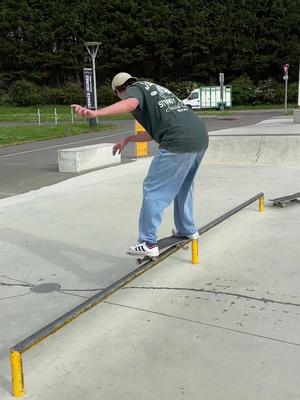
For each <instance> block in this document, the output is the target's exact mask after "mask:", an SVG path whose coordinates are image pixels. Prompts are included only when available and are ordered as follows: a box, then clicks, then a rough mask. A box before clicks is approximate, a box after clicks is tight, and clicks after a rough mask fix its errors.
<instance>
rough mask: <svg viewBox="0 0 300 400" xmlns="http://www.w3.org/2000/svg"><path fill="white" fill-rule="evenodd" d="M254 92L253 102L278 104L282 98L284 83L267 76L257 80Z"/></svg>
mask: <svg viewBox="0 0 300 400" xmlns="http://www.w3.org/2000/svg"><path fill="white" fill-rule="evenodd" d="M254 93H255V100H254V104H278V103H281V102H282V101H283V99H284V85H283V84H280V83H278V82H277V81H275V80H274V79H272V78H269V79H266V80H263V81H259V82H258V85H257V87H256V88H255V91H254Z"/></svg>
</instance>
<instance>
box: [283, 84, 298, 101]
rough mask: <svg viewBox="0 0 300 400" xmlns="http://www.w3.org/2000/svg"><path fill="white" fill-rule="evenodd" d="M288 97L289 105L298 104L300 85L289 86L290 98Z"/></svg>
mask: <svg viewBox="0 0 300 400" xmlns="http://www.w3.org/2000/svg"><path fill="white" fill-rule="evenodd" d="M287 97H288V103H292V104H293V103H294V104H297V101H298V83H291V84H290V85H288V96H287ZM282 101H283V100H282Z"/></svg>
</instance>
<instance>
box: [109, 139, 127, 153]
mask: <svg viewBox="0 0 300 400" xmlns="http://www.w3.org/2000/svg"><path fill="white" fill-rule="evenodd" d="M126 144H127V140H126V139H124V140H122V141H121V142H119V143H116V144H115V145H114V146H113V150H112V153H113V156H114V155H115V154H121V153H122V151H123V149H124V147H125V146H126Z"/></svg>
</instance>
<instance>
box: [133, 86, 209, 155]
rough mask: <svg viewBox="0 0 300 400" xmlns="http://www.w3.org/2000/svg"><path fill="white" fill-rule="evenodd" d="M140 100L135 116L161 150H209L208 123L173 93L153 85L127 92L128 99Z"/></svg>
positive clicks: (176, 151)
mask: <svg viewBox="0 0 300 400" xmlns="http://www.w3.org/2000/svg"><path fill="white" fill-rule="evenodd" d="M131 97H134V98H136V99H138V100H139V103H140V104H139V107H138V108H137V109H136V110H135V111H133V112H132V115H133V116H134V118H135V119H136V120H137V121H138V122H139V123H140V124H141V125H142V126H143V127H144V128H145V129H146V131H147V132H148V133H149V135H150V136H151V137H152V138H153V139H154V140H155V141H156V142H157V143H159V145H160V147H161V148H163V149H166V150H168V151H171V152H173V153H193V152H198V151H203V150H206V148H207V146H208V134H207V129H206V126H205V123H204V122H203V121H201V119H199V118H198V116H197V115H196V114H195V113H194V112H193V111H192V110H191V109H190V108H189V107H187V106H185V105H184V104H183V103H182V102H181V101H180V100H179V99H178V97H176V96H175V94H173V93H172V92H170V90H168V89H166V88H164V87H162V86H159V85H157V84H155V83H151V82H144V81H140V82H136V83H134V84H132V85H130V86H128V88H127V89H126V92H125V98H126V99H128V98H131Z"/></svg>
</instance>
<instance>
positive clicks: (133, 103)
mask: <svg viewBox="0 0 300 400" xmlns="http://www.w3.org/2000/svg"><path fill="white" fill-rule="evenodd" d="M139 104H140V103H139V101H138V99H136V98H133V97H131V98H130V99H126V100H121V101H118V102H117V103H114V104H112V105H111V106H108V107H103V108H100V109H99V110H90V109H88V108H86V107H82V106H81V105H79V104H72V105H71V107H72V108H73V109H74V111H75V112H76V113H77V114H79V115H81V116H82V117H87V118H96V117H103V116H105V115H115V114H126V113H130V112H132V111H134V110H135V109H136V108H137V107H138V105H139Z"/></svg>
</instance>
